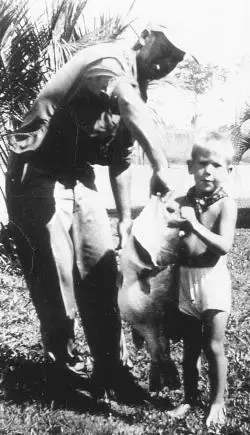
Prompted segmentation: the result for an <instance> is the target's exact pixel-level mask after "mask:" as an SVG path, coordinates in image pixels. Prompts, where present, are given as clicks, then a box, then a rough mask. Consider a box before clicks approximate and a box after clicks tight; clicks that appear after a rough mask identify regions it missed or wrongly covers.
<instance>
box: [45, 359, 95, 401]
mask: <svg viewBox="0 0 250 435" xmlns="http://www.w3.org/2000/svg"><path fill="white" fill-rule="evenodd" d="M45 379H46V384H47V386H48V389H49V391H50V393H51V394H52V395H57V396H59V395H63V394H64V392H67V391H68V390H69V389H70V390H75V391H78V392H79V393H82V395H84V396H86V397H89V398H92V394H91V391H90V390H91V384H90V379H89V377H88V375H87V373H86V367H85V364H84V362H83V360H82V359H81V357H80V356H78V355H77V356H74V358H71V359H69V360H68V361H67V362H59V361H56V362H52V361H50V360H47V362H46V366H45Z"/></svg>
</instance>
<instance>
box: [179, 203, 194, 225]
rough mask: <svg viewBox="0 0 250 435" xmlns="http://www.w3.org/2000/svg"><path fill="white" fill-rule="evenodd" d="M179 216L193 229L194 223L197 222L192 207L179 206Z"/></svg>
mask: <svg viewBox="0 0 250 435" xmlns="http://www.w3.org/2000/svg"><path fill="white" fill-rule="evenodd" d="M181 217H182V219H183V220H184V221H185V222H186V223H188V224H189V225H190V226H191V228H192V229H193V227H194V225H195V223H196V222H197V218H196V215H195V211H194V209H193V208H192V207H188V206H184V207H181Z"/></svg>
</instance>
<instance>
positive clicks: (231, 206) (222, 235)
mask: <svg viewBox="0 0 250 435" xmlns="http://www.w3.org/2000/svg"><path fill="white" fill-rule="evenodd" d="M181 214H182V218H183V219H184V220H185V221H186V222H187V223H188V225H189V226H190V227H191V230H192V231H193V233H194V234H196V235H197V236H198V237H199V239H201V240H202V242H204V243H205V244H206V245H207V247H208V249H209V250H210V251H212V252H214V253H215V254H219V255H225V254H227V253H228V251H229V250H230V249H231V247H232V244H233V239H234V232H235V226H236V219H237V206H236V203H235V201H234V200H233V199H231V198H227V199H226V200H224V201H223V202H222V205H221V213H220V218H219V219H220V222H219V228H218V234H216V233H213V232H212V231H210V230H209V229H208V228H206V227H205V226H204V225H202V224H201V223H200V222H199V221H198V220H197V218H196V216H195V212H194V209H193V208H192V207H182V209H181ZM184 226H185V223H184Z"/></svg>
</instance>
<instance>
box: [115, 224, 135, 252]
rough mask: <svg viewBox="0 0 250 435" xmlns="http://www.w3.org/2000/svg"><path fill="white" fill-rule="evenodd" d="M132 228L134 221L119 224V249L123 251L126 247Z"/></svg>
mask: <svg viewBox="0 0 250 435" xmlns="http://www.w3.org/2000/svg"><path fill="white" fill-rule="evenodd" d="M131 226H132V219H123V220H121V221H119V222H118V224H117V232H118V237H119V243H118V246H117V249H122V248H123V247H124V246H125V244H126V242H127V240H128V237H129V235H130V232H131Z"/></svg>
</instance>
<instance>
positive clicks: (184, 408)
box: [167, 403, 191, 418]
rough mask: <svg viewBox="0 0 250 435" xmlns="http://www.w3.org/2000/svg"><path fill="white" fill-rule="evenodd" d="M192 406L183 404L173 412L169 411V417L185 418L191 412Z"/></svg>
mask: <svg viewBox="0 0 250 435" xmlns="http://www.w3.org/2000/svg"><path fill="white" fill-rule="evenodd" d="M190 408H191V405H189V403H181V404H180V405H178V406H177V407H176V408H174V409H172V410H171V411H167V415H168V416H169V417H171V418H184V417H185V416H186V414H187V413H188V412H189V410H190Z"/></svg>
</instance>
